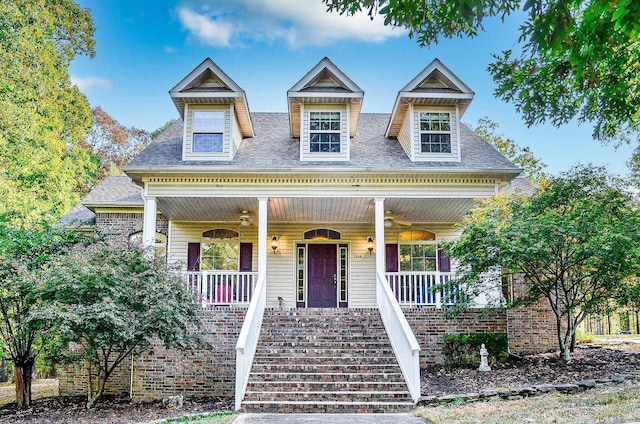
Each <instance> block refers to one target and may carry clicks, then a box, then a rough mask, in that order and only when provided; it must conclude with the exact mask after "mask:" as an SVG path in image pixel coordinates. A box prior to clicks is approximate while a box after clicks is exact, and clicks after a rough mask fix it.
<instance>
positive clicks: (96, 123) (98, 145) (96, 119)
mask: <svg viewBox="0 0 640 424" xmlns="http://www.w3.org/2000/svg"><path fill="white" fill-rule="evenodd" d="M91 117H92V121H93V127H92V130H91V132H90V133H89V136H88V137H87V139H86V140H85V141H84V142H83V143H82V145H83V146H84V147H86V148H88V149H91V150H92V151H93V152H94V153H95V154H96V155H97V156H98V157H99V158H100V161H101V164H100V179H103V178H104V177H105V176H107V175H109V174H111V173H113V172H119V170H120V168H121V167H122V166H123V165H126V164H127V163H128V162H129V161H130V160H131V159H133V158H134V157H135V156H136V155H137V154H138V153H140V152H141V151H142V150H143V149H144V148H145V147H147V146H148V145H149V144H150V143H151V141H152V140H151V135H150V134H149V133H148V132H147V131H145V130H141V129H138V128H135V127H131V128H127V127H125V126H124V125H122V124H120V123H119V122H118V121H116V120H115V119H114V118H112V117H111V116H110V115H109V114H108V113H107V112H105V111H104V110H103V109H102V108H101V107H99V106H98V107H96V108H94V109H92V110H91Z"/></svg>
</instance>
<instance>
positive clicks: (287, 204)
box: [158, 197, 474, 224]
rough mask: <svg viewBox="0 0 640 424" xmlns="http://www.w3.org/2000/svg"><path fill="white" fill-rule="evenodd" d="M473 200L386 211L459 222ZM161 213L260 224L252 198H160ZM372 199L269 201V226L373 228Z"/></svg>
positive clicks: (394, 206) (403, 217) (411, 202)
mask: <svg viewBox="0 0 640 424" xmlns="http://www.w3.org/2000/svg"><path fill="white" fill-rule="evenodd" d="M473 204H474V199H472V198H453V199H450V198H441V199H386V200H385V210H388V211H391V212H392V213H393V216H394V217H395V218H396V220H400V221H408V222H414V223H421V222H429V223H445V222H446V223H451V222H458V221H460V220H461V219H462V217H463V216H464V214H465V213H466V212H467V211H468V210H469V209H470V208H471V207H472V206H473ZM158 209H159V210H160V211H161V212H162V213H163V214H164V215H165V216H166V217H167V218H169V219H170V220H173V221H214V222H236V221H238V218H239V216H240V214H241V213H242V211H244V210H246V211H248V212H249V215H250V216H251V218H253V220H254V221H257V218H258V199H257V198H250V197H244V198H242V197H238V198H229V197H224V198H211V197H183V198H158ZM374 215H375V211H374V202H373V199H372V198H336V197H329V198H288V197H279V198H271V199H269V209H268V219H269V222H309V223H331V222H353V223H368V224H372V223H373V222H374V219H375V216H374Z"/></svg>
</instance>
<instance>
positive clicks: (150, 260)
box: [39, 242, 200, 407]
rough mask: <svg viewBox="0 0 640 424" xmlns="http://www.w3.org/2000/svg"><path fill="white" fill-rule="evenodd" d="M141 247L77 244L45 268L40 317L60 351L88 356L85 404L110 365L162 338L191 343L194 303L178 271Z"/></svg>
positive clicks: (74, 357) (175, 344)
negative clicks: (50, 327) (49, 325)
mask: <svg viewBox="0 0 640 424" xmlns="http://www.w3.org/2000/svg"><path fill="white" fill-rule="evenodd" d="M168 271H170V270H167V268H166V266H165V265H164V260H163V259H162V258H159V257H155V256H154V255H149V254H148V252H145V251H144V250H142V249H141V248H139V247H136V246H133V245H130V244H126V245H112V244H109V243H107V242H97V243H94V244H92V245H90V246H79V247H78V248H77V249H75V250H74V251H73V252H72V253H71V254H70V255H69V256H66V257H63V258H59V259H58V261H57V262H56V263H55V264H53V265H52V266H51V267H49V272H48V274H47V277H46V279H45V280H46V282H47V283H46V287H45V288H44V290H43V291H42V297H43V299H44V300H45V302H46V308H42V309H41V310H40V312H39V316H40V318H41V319H44V320H47V321H49V322H51V323H53V326H54V330H55V331H56V334H57V335H58V337H59V339H58V342H59V349H58V352H59V354H60V355H61V356H62V358H63V359H67V360H69V361H73V362H77V361H86V364H87V365H88V370H87V375H88V376H89V384H88V402H87V406H88V407H91V406H93V404H94V403H95V401H96V400H97V399H99V398H100V397H101V396H102V394H103V392H104V388H105V384H106V382H107V380H108V379H109V377H110V375H111V374H112V372H113V371H114V369H115V368H116V367H117V366H118V365H119V364H120V363H121V362H122V361H123V360H124V359H125V358H126V357H127V356H129V355H131V354H135V355H136V356H137V355H140V354H141V353H143V352H146V351H148V350H150V348H151V344H152V340H153V339H154V338H157V339H159V340H160V341H162V342H163V343H164V345H165V346H167V347H169V348H177V349H184V348H187V347H190V346H195V345H197V343H198V342H199V338H198V337H197V336H195V335H194V332H193V331H190V330H194V329H195V328H197V327H198V325H199V323H200V319H199V315H198V308H197V305H196V303H195V302H194V299H193V296H192V295H191V294H190V293H189V292H188V290H187V288H186V286H185V284H184V282H183V281H182V279H181V278H180V275H179V273H177V272H168Z"/></svg>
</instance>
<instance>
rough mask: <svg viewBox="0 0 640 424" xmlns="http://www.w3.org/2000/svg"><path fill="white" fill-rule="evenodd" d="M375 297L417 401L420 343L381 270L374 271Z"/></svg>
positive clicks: (413, 397) (408, 383)
mask: <svg viewBox="0 0 640 424" xmlns="http://www.w3.org/2000/svg"><path fill="white" fill-rule="evenodd" d="M376 298H377V303H378V309H379V310H380V316H381V317H382V322H383V323H384V326H385V329H386V330H387V334H388V335H389V340H390V342H391V346H392V347H393V352H394V353H395V355H396V358H397V359H398V364H399V365H400V369H401V370H402V374H403V375H404V379H405V381H406V382H407V386H408V388H409V392H410V393H411V398H412V399H413V401H414V402H417V401H418V399H419V398H420V345H419V344H418V340H417V339H416V336H415V335H414V334H413V331H412V330H411V327H410V326H409V323H408V322H407V318H406V317H405V316H404V314H403V313H402V309H400V305H399V304H398V301H397V300H396V298H395V296H394V294H393V292H392V291H391V288H390V287H389V283H388V282H387V279H386V277H385V275H384V274H383V273H382V272H381V271H377V272H376Z"/></svg>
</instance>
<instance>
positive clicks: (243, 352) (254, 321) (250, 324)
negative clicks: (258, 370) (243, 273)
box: [235, 272, 267, 411]
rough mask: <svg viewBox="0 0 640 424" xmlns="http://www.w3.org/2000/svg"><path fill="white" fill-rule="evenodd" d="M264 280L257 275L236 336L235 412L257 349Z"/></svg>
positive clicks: (264, 291)
mask: <svg viewBox="0 0 640 424" xmlns="http://www.w3.org/2000/svg"><path fill="white" fill-rule="evenodd" d="M266 280H267V279H266V276H265V273H264V272H261V273H260V274H259V275H258V281H257V283H256V287H255V290H254V292H253V297H252V298H251V303H249V308H248V309H247V315H246V316H245V317H244V322H243V324H242V329H241V330H240V335H239V336H238V343H237V344H236V396H235V410H236V411H239V410H240V407H241V405H242V401H243V400H244V395H245V393H246V391H247V383H248V382H249V374H250V373H251V365H252V364H253V358H254V357H255V354H256V348H257V347H258V338H259V337H260V328H261V327H262V318H263V316H264V308H265V306H266V304H267V290H266Z"/></svg>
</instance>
